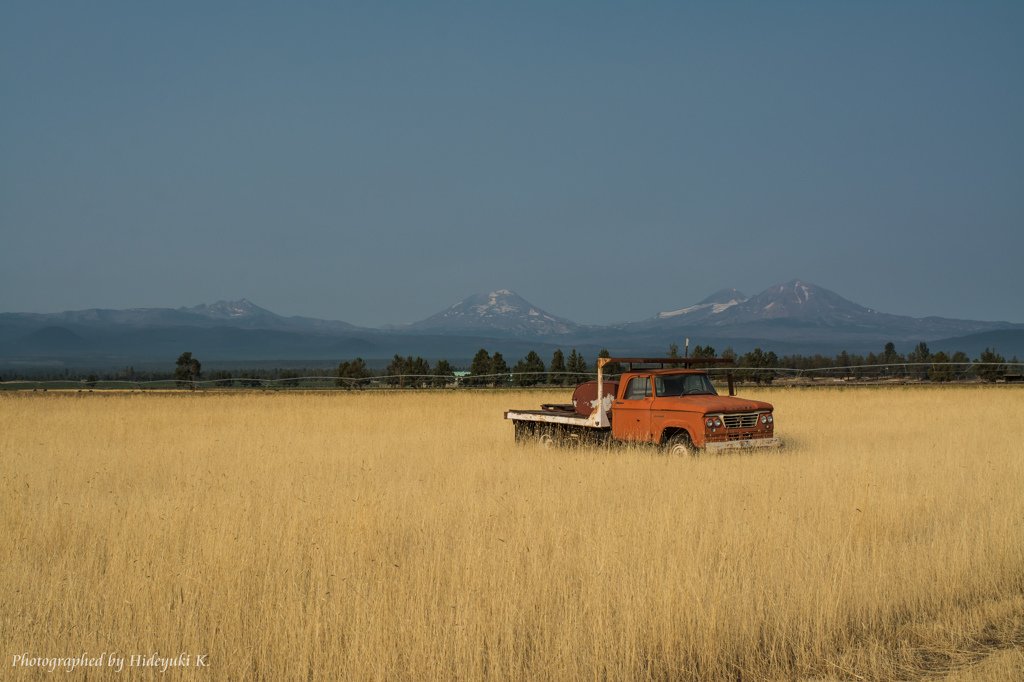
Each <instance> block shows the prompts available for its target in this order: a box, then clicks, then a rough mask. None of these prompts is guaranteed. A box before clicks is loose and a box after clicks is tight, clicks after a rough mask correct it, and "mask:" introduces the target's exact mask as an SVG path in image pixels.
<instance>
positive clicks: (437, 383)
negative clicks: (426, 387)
mask: <svg viewBox="0 0 1024 682" xmlns="http://www.w3.org/2000/svg"><path fill="white" fill-rule="evenodd" d="M432 374H433V375H434V379H433V381H432V382H431V383H432V385H433V386H434V388H444V387H445V386H447V385H448V384H450V383H452V381H453V380H454V379H455V369H454V368H453V367H452V366H451V364H449V362H448V361H447V360H438V361H437V364H435V365H434V371H433V372H432Z"/></svg>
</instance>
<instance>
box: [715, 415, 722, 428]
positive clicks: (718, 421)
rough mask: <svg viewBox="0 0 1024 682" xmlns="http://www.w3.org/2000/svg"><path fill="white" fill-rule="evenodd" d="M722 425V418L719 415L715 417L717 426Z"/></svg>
mask: <svg viewBox="0 0 1024 682" xmlns="http://www.w3.org/2000/svg"><path fill="white" fill-rule="evenodd" d="M721 425H722V420H721V419H719V418H718V417H715V426H721Z"/></svg>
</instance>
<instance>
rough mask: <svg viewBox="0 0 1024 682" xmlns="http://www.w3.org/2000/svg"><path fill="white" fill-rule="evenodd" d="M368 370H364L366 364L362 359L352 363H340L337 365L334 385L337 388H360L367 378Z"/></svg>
mask: <svg viewBox="0 0 1024 682" xmlns="http://www.w3.org/2000/svg"><path fill="white" fill-rule="evenodd" d="M369 376H370V370H368V369H367V368H366V362H365V361H364V360H363V359H362V358H356V359H355V360H353V361H352V362H348V361H345V362H342V363H340V364H339V365H338V378H337V379H335V381H334V383H335V384H337V385H338V386H345V387H348V388H352V387H356V386H360V385H361V383H362V380H364V379H367V378H369Z"/></svg>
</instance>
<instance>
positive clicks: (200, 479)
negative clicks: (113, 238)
mask: <svg viewBox="0 0 1024 682" xmlns="http://www.w3.org/2000/svg"><path fill="white" fill-rule="evenodd" d="M741 395H749V396H751V397H756V398H759V399H765V400H768V401H770V402H772V403H774V404H775V406H776V424H777V429H776V430H777V432H778V435H780V436H781V437H782V438H783V439H784V440H785V441H786V443H787V447H786V448H784V449H783V450H781V451H772V452H765V453H757V454H729V455H719V456H703V457H697V458H685V459H683V458H670V457H667V456H665V455H662V454H659V453H658V452H655V451H653V450H648V449H644V448H611V449H599V448H598V449H592V448H576V449H564V450H555V451H544V450H541V449H540V448H538V447H536V446H533V445H526V446H517V445H515V444H514V443H513V438H512V427H511V425H510V424H509V423H507V422H505V421H504V420H503V419H502V412H503V410H505V409H509V408H534V407H535V406H536V405H538V404H539V403H541V402H553V401H554V402H564V401H565V399H566V398H567V396H568V392H567V391H551V392H536V391H535V392H528V391H468V390H466V391H447V392H427V391H424V392H401V391H380V392H336V393H335V392H323V393H302V392H281V393H273V392H268V393H263V392H230V393H228V392H224V393H218V392H207V393H195V394H193V393H188V392H167V393H158V392H146V393H141V392H137V393H114V392H96V393H55V392H48V393H42V392H39V393H11V392H8V393H0V491H2V494H0V543H2V546H3V554H4V559H3V561H2V562H0V653H2V655H3V659H2V661H0V663H2V666H3V668H2V673H0V677H3V678H7V679H43V678H45V679H57V678H63V679H126V678H130V679H190V680H191V679H198V680H207V679H209V680H229V679H230V680H294V679H312V680H320V679H332V680H334V679H344V680H776V679H778V680H793V679H795V680H812V679H815V680H819V679H820V680H832V679H835V680H890V679H943V680H950V681H953V680H956V681H957V682H961V681H966V680H991V681H993V682H994V681H996V680H1004V679H1020V678H1021V677H1022V676H1024V657H1022V655H1021V647H1022V646H1024V391H1021V390H1019V389H1017V390H1014V389H1013V388H1006V387H1003V388H1001V387H954V388H895V387H894V388H879V387H873V388H854V389H763V390H747V391H742V392H741ZM154 654H155V656H154ZM83 655H85V656H86V657H87V658H88V657H92V658H93V659H95V658H97V657H99V656H101V655H103V656H105V657H106V658H105V660H104V665H105V667H103V668H99V667H84V666H79V667H77V668H76V669H75V670H73V671H71V672H67V671H66V668H64V667H57V668H56V669H55V670H54V672H48V670H47V669H46V666H45V659H54V658H58V657H60V658H74V657H80V656H83ZM133 655H135V656H139V657H140V658H139V659H136V663H137V664H136V665H134V666H133V665H131V656H133ZM200 656H205V658H200ZM112 657H113V658H114V659H115V660H116V658H117V657H121V658H123V665H124V668H123V669H122V671H121V672H120V674H118V673H116V671H115V669H114V668H113V667H109V666H108V665H107V663H108V662H109V660H110V658H112ZM150 658H152V659H153V660H155V661H157V662H159V661H158V659H161V658H173V659H175V660H176V661H177V662H179V663H181V662H187V663H189V666H188V667H184V666H182V667H169V668H167V671H166V672H165V673H161V670H160V668H161V667H162V664H161V665H157V666H146V665H141V664H140V663H141V662H147V660H148V659H150ZM19 661H20V663H19ZM26 662H34V663H35V664H36V665H29V664H27V663H26ZM93 662H94V663H95V662H96V661H95V660H94V661H93ZM200 662H204V663H206V666H205V667H203V666H201V665H199V664H200Z"/></svg>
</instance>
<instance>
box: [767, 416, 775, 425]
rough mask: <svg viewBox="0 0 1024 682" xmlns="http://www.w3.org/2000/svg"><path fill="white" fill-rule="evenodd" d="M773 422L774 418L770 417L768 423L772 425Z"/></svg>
mask: <svg viewBox="0 0 1024 682" xmlns="http://www.w3.org/2000/svg"><path fill="white" fill-rule="evenodd" d="M773 421H775V420H774V419H773V418H772V416H771V415H768V423H769V424H771V423H772V422H773Z"/></svg>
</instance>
